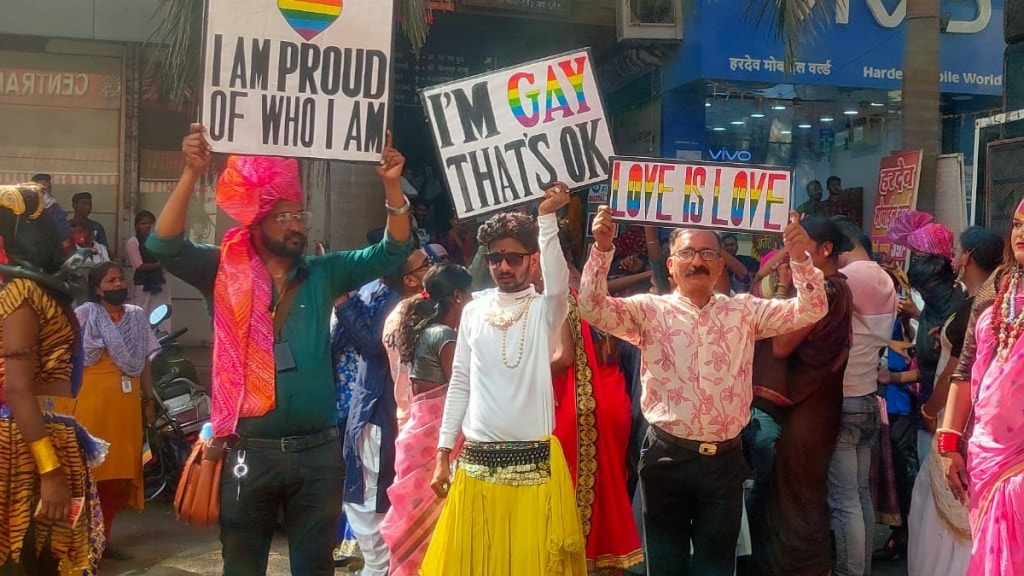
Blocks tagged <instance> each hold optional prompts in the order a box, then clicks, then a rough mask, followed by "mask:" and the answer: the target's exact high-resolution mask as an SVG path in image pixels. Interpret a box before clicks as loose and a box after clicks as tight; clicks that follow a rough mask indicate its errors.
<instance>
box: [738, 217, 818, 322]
mask: <svg viewBox="0 0 1024 576" xmlns="http://www.w3.org/2000/svg"><path fill="white" fill-rule="evenodd" d="M799 220H800V215H799V214H797V213H796V212H793V211H791V212H790V223H789V225H788V226H787V227H786V230H785V232H784V234H783V240H784V241H785V243H786V248H787V249H788V250H789V253H790V254H791V258H790V268H791V269H792V271H793V284H794V285H795V286H796V298H791V299H788V300H774V299H773V300H763V299H760V298H755V299H754V322H755V330H756V334H757V337H758V338H771V337H773V336H778V335H779V334H785V333H787V332H792V331H794V330H799V329H801V328H804V327H806V326H809V325H811V324H814V323H815V322H817V321H818V320H821V319H822V318H823V317H824V316H825V314H826V313H828V296H827V295H826V294H825V276H824V274H822V272H821V270H818V269H817V268H815V267H814V263H813V262H811V257H810V255H809V253H808V250H807V248H808V247H809V246H810V243H811V239H810V238H809V237H808V236H807V232H806V231H805V230H804V229H803V227H802V226H800V221H799Z"/></svg>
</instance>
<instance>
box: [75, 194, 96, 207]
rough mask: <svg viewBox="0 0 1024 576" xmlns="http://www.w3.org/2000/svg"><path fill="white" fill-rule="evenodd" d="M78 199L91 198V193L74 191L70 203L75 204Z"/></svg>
mask: <svg viewBox="0 0 1024 576" xmlns="http://www.w3.org/2000/svg"><path fill="white" fill-rule="evenodd" d="M79 200H92V194H91V193H89V192H75V194H74V195H73V196H71V205H72V206H74V205H75V204H78V201H79Z"/></svg>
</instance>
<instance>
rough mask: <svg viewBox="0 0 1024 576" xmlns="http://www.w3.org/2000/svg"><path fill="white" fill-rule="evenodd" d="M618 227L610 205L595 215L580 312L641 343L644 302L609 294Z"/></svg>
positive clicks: (601, 326) (602, 326) (602, 327)
mask: <svg viewBox="0 0 1024 576" xmlns="http://www.w3.org/2000/svg"><path fill="white" fill-rule="evenodd" d="M614 229H615V224H614V223H613V222H612V215H611V210H610V209H609V208H608V207H607V206H601V207H600V208H598V212H597V216H596V217H595V218H594V224H593V234H594V246H593V247H591V249H590V257H589V258H587V263H586V264H585V265H584V266H583V280H582V282H581V283H580V296H579V303H580V315H581V316H582V317H583V319H584V320H586V321H587V322H590V323H591V324H593V325H594V326H595V327H597V328H598V329H599V330H603V331H604V332H608V333H610V334H612V335H614V336H618V337H619V338H621V339H623V340H625V341H627V342H629V343H631V344H634V345H639V343H640V335H641V334H642V332H643V324H644V318H643V312H642V311H641V309H640V304H639V303H637V302H635V301H633V300H627V299H623V298H612V297H611V296H609V295H608V269H609V268H610V267H611V265H612V258H613V257H614V256H615V247H614V246H613V245H612V231H613V230H614Z"/></svg>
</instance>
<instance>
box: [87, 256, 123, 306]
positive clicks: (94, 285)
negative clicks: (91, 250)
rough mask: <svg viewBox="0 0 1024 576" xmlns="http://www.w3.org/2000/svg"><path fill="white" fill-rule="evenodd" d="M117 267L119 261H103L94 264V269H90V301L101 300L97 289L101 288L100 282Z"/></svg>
mask: <svg viewBox="0 0 1024 576" xmlns="http://www.w3.org/2000/svg"><path fill="white" fill-rule="evenodd" d="M117 267H118V266H117V263H115V262H101V263H100V264H97V265H96V266H93V268H92V270H89V277H88V287H89V294H88V296H89V302H99V301H100V297H99V295H97V294H96V291H97V290H99V289H100V284H102V283H103V279H104V278H106V277H107V274H108V273H109V272H110V271H111V270H113V269H114V268H117Z"/></svg>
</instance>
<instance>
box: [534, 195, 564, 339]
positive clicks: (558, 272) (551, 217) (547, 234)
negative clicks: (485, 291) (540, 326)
mask: <svg viewBox="0 0 1024 576" xmlns="http://www.w3.org/2000/svg"><path fill="white" fill-rule="evenodd" d="M568 203H569V187H568V186H566V185H565V184H563V183H561V182H555V183H554V184H553V185H552V186H551V188H548V189H547V190H545V191H544V200H543V201H541V203H540V206H538V208H537V213H538V216H537V226H538V228H540V273H541V276H542V277H543V278H544V294H543V298H544V301H545V309H546V310H547V311H548V326H550V327H552V328H555V327H560V326H561V325H562V323H563V322H565V317H566V315H567V314H568V313H569V265H568V264H567V263H566V262H565V255H564V254H562V246H561V244H560V243H559V242H558V217H557V216H556V215H555V212H556V211H557V210H558V209H559V208H561V207H562V206H565V205H566V204H568Z"/></svg>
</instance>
